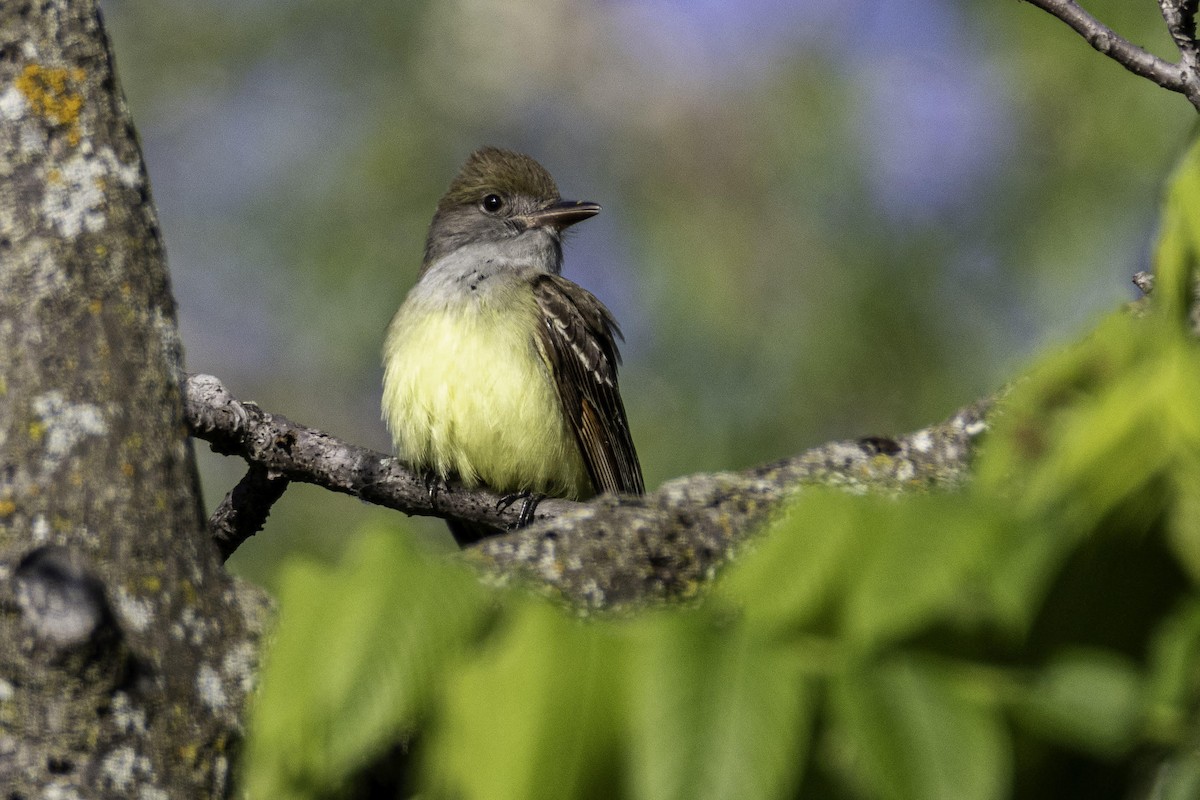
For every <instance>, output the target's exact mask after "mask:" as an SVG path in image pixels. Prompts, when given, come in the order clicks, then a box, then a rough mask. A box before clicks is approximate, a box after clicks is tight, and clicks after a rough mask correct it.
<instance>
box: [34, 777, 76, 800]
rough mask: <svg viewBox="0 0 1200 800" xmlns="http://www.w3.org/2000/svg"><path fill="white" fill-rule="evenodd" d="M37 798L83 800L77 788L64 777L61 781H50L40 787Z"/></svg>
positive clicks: (43, 799)
mask: <svg viewBox="0 0 1200 800" xmlns="http://www.w3.org/2000/svg"><path fill="white" fill-rule="evenodd" d="M38 798H39V800H83V795H81V794H79V790H78V789H76V788H75V787H74V786H72V785H71V784H70V783H68V782H67V781H66V780H65V779H64V780H63V781H62V782H61V783H52V784H50V785H49V786H46V787H44V788H43V789H42V793H41V794H40V795H38Z"/></svg>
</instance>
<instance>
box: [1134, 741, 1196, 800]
mask: <svg viewBox="0 0 1200 800" xmlns="http://www.w3.org/2000/svg"><path fill="white" fill-rule="evenodd" d="M1144 796H1146V797H1153V798H1155V800H1196V798H1197V797H1200V754H1198V753H1196V752H1194V751H1189V752H1183V753H1180V754H1178V755H1176V756H1174V757H1172V758H1168V759H1167V760H1166V761H1164V762H1163V763H1162V764H1161V765H1160V766H1159V767H1158V768H1156V769H1155V781H1154V788H1153V790H1151V791H1149V792H1146V794H1145V795H1144Z"/></svg>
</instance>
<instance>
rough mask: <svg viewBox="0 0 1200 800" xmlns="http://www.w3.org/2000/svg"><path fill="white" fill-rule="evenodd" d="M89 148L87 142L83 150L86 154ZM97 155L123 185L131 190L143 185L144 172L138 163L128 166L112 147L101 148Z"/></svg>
mask: <svg viewBox="0 0 1200 800" xmlns="http://www.w3.org/2000/svg"><path fill="white" fill-rule="evenodd" d="M88 146H89V144H88V142H86V141H85V142H84V146H83V147H82V148H81V149H83V150H84V151H85V152H86V151H87V148H88ZM96 155H97V157H98V158H99V159H100V161H102V162H103V163H104V166H105V167H106V168H107V169H108V171H109V172H110V173H112V174H113V175H114V176H116V178H117V180H118V181H120V182H121V184H123V185H124V186H128V187H129V188H130V189H135V188H137V187H138V186H140V185H141V183H142V171H141V170H140V169H139V168H138V165H137V163H133V164H126V163H124V162H122V161H121V159H119V158H117V154H116V152H115V151H114V150H113V149H112V148H111V147H102V148H100V150H99V151H98V152H97V154H96Z"/></svg>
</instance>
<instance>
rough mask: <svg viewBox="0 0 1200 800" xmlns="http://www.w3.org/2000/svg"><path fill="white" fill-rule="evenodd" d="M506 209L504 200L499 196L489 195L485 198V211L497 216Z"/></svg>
mask: <svg viewBox="0 0 1200 800" xmlns="http://www.w3.org/2000/svg"><path fill="white" fill-rule="evenodd" d="M502 208H504V198H503V197H501V196H500V195H498V194H489V195H488V196H487V197H485V198H483V210H484V211H486V212H487V213H489V214H495V213H496V212H497V211H499V210H500V209H502Z"/></svg>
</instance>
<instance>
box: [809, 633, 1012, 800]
mask: <svg viewBox="0 0 1200 800" xmlns="http://www.w3.org/2000/svg"><path fill="white" fill-rule="evenodd" d="M968 688H970V687H968ZM981 694H985V693H983V692H972V693H971V696H970V697H968V696H967V693H966V692H965V691H963V690H962V689H961V688H960V687H959V686H958V685H956V683H955V682H954V681H952V680H951V678H950V674H949V673H948V671H947V670H946V668H945V667H944V666H943V665H941V664H940V663H938V662H936V661H934V660H932V659H928V658H926V659H920V658H917V657H914V656H910V655H896V656H893V657H892V658H890V659H888V660H886V661H884V662H882V663H879V664H878V665H864V666H862V667H861V668H859V669H856V670H852V671H849V672H847V673H846V674H845V675H843V676H842V677H841V679H840V680H838V681H837V682H836V683H835V686H834V692H833V693H832V697H831V700H832V709H831V713H832V715H833V720H834V724H835V726H836V731H837V740H836V741H837V752H836V756H835V757H836V758H837V760H838V762H839V764H840V766H841V769H842V771H843V772H844V773H845V774H846V777H847V778H848V780H849V782H850V783H851V784H853V785H857V786H858V787H859V788H860V789H861V790H863V791H864V792H865V793H867V794H868V795H869V796H871V797H877V798H886V799H887V800H942V798H945V799H946V800H992V798H999V797H1004V796H1006V794H1007V792H1008V780H1009V773H1010V769H1011V760H1012V755H1011V752H1010V745H1009V740H1008V734H1007V731H1006V730H1005V726H1004V724H1003V722H1002V720H1001V718H1000V715H999V713H998V712H997V710H996V709H995V708H993V707H992V706H991V705H989V704H987V703H984V702H980V701H978V700H977V699H975V698H976V696H977V695H981Z"/></svg>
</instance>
